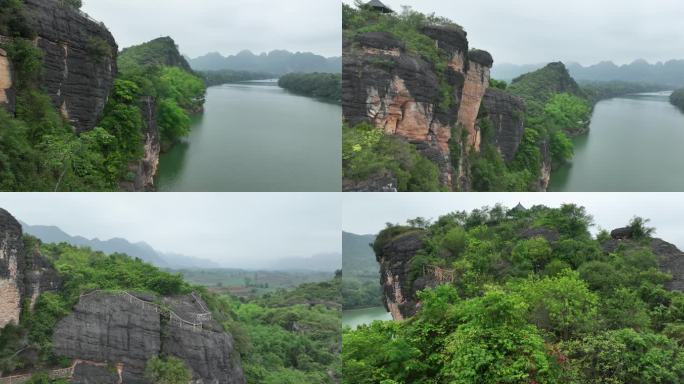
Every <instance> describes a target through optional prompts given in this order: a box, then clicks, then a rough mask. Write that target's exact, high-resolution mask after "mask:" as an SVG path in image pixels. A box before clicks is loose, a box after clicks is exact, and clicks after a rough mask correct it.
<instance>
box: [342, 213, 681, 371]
mask: <svg viewBox="0 0 684 384" xmlns="http://www.w3.org/2000/svg"><path fill="white" fill-rule="evenodd" d="M421 222H422V223H423V224H421V225H419V226H418V227H416V228H413V231H421V232H422V233H423V237H422V239H423V240H422V244H423V245H422V248H421V250H420V251H419V252H418V253H417V254H416V255H415V256H414V257H413V260H411V261H410V263H411V265H412V266H415V269H414V275H413V276H414V279H415V278H417V277H423V278H425V279H428V280H430V279H434V277H433V276H431V275H430V272H429V270H430V269H425V268H422V267H421V266H423V265H430V266H437V267H440V268H442V269H443V270H447V271H450V272H452V273H453V276H454V278H453V280H452V283H448V282H447V283H443V284H442V285H439V286H437V287H435V288H433V289H426V290H424V291H422V292H419V293H418V299H419V301H420V306H419V310H418V313H417V315H416V316H415V317H413V318H410V319H409V320H407V321H404V322H401V323H399V322H375V323H373V324H372V325H368V326H362V327H360V328H358V329H357V330H355V331H352V330H345V331H344V334H343V361H344V365H343V374H344V381H343V382H345V383H380V382H384V383H399V382H410V383H464V384H465V383H495V382H496V383H501V382H507V383H532V382H536V383H540V384H541V383H615V384H627V383H654V382H657V383H672V384H674V383H679V382H681V381H682V380H684V348H683V347H682V343H681V342H682V333H681V329H682V324H684V312H683V308H684V306H683V305H684V293H682V292H679V291H668V290H666V289H665V285H664V284H665V283H666V282H668V281H670V280H671V279H672V276H671V275H669V274H667V273H663V272H661V271H660V270H659V269H658V262H657V258H656V256H655V255H654V253H653V251H652V249H651V239H650V238H649V236H650V235H651V234H652V233H653V230H652V229H650V228H648V227H647V226H646V221H644V220H640V219H638V218H636V219H635V220H633V221H632V222H631V224H630V230H629V233H630V234H631V236H632V238H631V239H627V240H622V241H616V240H612V239H610V236H609V235H608V234H607V233H606V232H599V233H598V235H597V236H596V237H594V236H592V235H591V234H590V232H589V228H590V226H592V225H593V219H592V217H591V216H590V215H589V214H588V213H587V212H586V211H585V210H584V208H582V207H578V206H575V205H572V204H566V205H563V206H561V207H560V208H548V207H544V206H535V207H532V208H531V209H529V210H525V209H514V210H507V209H505V208H503V207H500V206H496V207H494V208H484V209H481V210H475V211H473V212H471V213H466V212H454V213H451V214H448V215H445V216H442V217H440V218H439V219H438V220H437V221H435V222H434V223H429V222H428V223H427V225H425V224H424V223H425V220H421ZM416 223H418V222H417V221H413V222H412V223H409V225H408V228H410V227H411V225H413V226H416ZM395 228H405V227H396V226H393V225H392V226H390V227H388V229H386V230H385V231H383V232H381V234H380V235H379V236H378V239H380V238H385V237H387V236H383V234H386V233H390V232H394V233H396V230H395ZM404 231H405V230H404ZM404 231H400V233H401V232H404ZM639 233H640V234H641V235H640V236H637V237H634V235H635V234H639ZM393 237H395V235H392V236H389V238H388V239H385V241H386V242H387V241H392V238H393ZM381 256H382V257H386V258H391V257H392V255H391V254H387V255H384V254H381ZM404 284H408V286H411V284H412V282H411V281H409V282H402V285H404Z"/></svg>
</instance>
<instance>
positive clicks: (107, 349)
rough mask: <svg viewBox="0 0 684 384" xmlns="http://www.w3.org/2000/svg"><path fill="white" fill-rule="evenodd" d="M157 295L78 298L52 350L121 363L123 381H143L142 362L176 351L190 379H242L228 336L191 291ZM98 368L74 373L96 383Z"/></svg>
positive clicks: (199, 382)
mask: <svg viewBox="0 0 684 384" xmlns="http://www.w3.org/2000/svg"><path fill="white" fill-rule="evenodd" d="M159 300H160V299H159V298H155V297H152V296H150V295H148V294H143V293H126V292H123V293H107V292H93V293H91V294H87V295H84V296H82V297H81V299H80V300H79V303H78V304H77V305H76V307H75V308H74V312H73V313H72V314H71V315H69V316H67V317H66V318H64V319H63V320H61V321H60V322H59V323H58V324H57V327H56V329H55V333H54V336H53V343H54V351H55V353H56V354H58V355H61V356H66V357H69V358H72V359H79V360H86V361H90V362H95V363H97V364H103V365H108V366H117V367H120V368H119V369H120V375H121V378H122V380H123V383H127V384H128V383H131V384H136V383H141V384H147V383H149V381H148V380H147V379H145V377H144V371H145V366H146V363H147V361H148V360H149V359H151V358H153V357H156V356H158V355H167V356H175V357H177V358H179V359H181V360H183V361H184V362H185V363H186V364H187V366H188V367H189V368H190V369H191V370H192V374H193V383H195V384H210V383H212V384H242V383H245V378H244V375H243V372H242V366H241V363H240V356H239V354H238V353H237V352H236V351H235V349H234V343H233V338H232V337H231V335H230V334H228V333H225V332H223V331H222V330H221V327H220V326H219V325H218V324H217V323H215V322H213V321H212V320H211V319H209V318H206V317H204V318H200V315H202V314H205V308H206V304H204V303H203V302H201V304H200V301H198V300H201V299H199V298H198V297H197V296H195V295H185V296H179V297H173V298H161V301H162V302H163V303H164V305H157V304H155V303H154V302H155V301H157V302H158V301H159ZM91 374H93V375H100V374H101V373H100V372H98V371H97V370H96V371H95V372H90V370H85V371H84V372H75V373H74V375H75V378H76V379H77V380H81V381H90V382H95V381H94V377H91V376H90V375H91Z"/></svg>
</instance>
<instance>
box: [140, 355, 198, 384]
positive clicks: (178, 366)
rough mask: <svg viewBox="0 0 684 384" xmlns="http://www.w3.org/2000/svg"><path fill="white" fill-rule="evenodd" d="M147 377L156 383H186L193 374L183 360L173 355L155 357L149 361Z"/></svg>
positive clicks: (146, 369) (146, 368) (146, 370)
mask: <svg viewBox="0 0 684 384" xmlns="http://www.w3.org/2000/svg"><path fill="white" fill-rule="evenodd" d="M145 378H147V379H148V380H150V381H152V382H153V383H155V384H186V383H188V382H189V381H190V379H192V374H191V373H190V370H189V369H188V367H187V366H186V365H185V362H183V360H180V359H178V358H175V357H173V356H169V357H167V358H160V357H153V358H152V359H150V360H148V361H147V366H146V367H145Z"/></svg>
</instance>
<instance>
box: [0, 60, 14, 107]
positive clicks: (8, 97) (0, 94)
mask: <svg viewBox="0 0 684 384" xmlns="http://www.w3.org/2000/svg"><path fill="white" fill-rule="evenodd" d="M13 83H14V82H13V75H12V63H11V62H10V60H9V58H8V57H7V52H5V51H4V50H2V49H0V107H4V108H5V109H6V110H7V111H8V112H10V113H14V103H15V98H14V90H13V89H12V85H13Z"/></svg>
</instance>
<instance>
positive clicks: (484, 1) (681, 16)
mask: <svg viewBox="0 0 684 384" xmlns="http://www.w3.org/2000/svg"><path fill="white" fill-rule="evenodd" d="M344 1H345V2H346V3H349V4H351V3H353V1H352V0H344ZM383 2H384V3H385V4H387V5H389V6H390V7H392V8H393V9H394V10H401V5H411V6H413V8H414V9H416V10H418V11H421V12H424V13H432V12H435V13H436V14H437V15H438V16H445V17H448V18H450V19H452V20H453V21H455V22H456V23H458V24H461V25H462V26H463V27H465V29H466V31H467V32H468V40H469V41H470V45H471V47H476V48H481V49H485V50H487V51H489V52H490V53H492V55H493V56H494V63H495V65H496V63H497V62H499V63H515V64H530V63H532V64H536V63H548V62H551V61H557V60H562V61H566V62H570V61H575V62H579V63H581V64H584V65H588V64H595V63H598V62H600V61H604V60H613V61H615V62H616V63H618V64H624V63H629V62H632V61H633V60H635V59H639V58H643V59H646V60H648V61H650V62H656V61H666V60H670V59H684V28H682V20H684V2H682V1H681V0H651V1H644V0H599V1H597V0H572V1H560V0H552V1H549V0H513V1H502V0H477V1H444V0H386V1H383Z"/></svg>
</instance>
